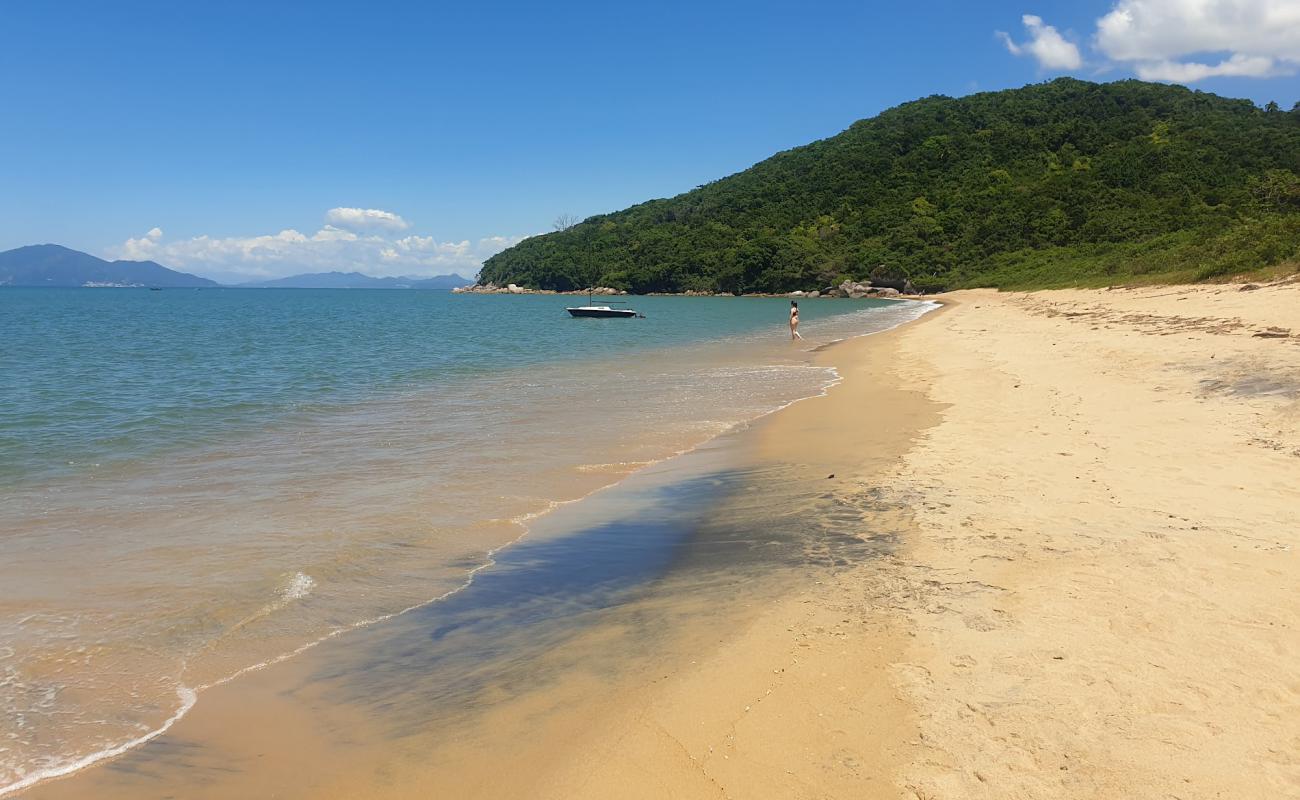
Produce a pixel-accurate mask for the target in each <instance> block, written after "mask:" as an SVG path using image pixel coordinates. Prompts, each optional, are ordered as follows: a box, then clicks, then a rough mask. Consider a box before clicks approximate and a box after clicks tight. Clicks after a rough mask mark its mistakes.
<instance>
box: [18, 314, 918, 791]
mask: <svg viewBox="0 0 1300 800" xmlns="http://www.w3.org/2000/svg"><path fill="white" fill-rule="evenodd" d="M929 310H930V309H924V310H921V311H920V312H919V313H918V314H917V316H916V317H913V318H911V319H908V320H905V321H904V322H902V323H895V324H896V326H898V325H906V324H908V323H909V322H913V321H915V320H916V319H917V318H919V317H920V316H923V315H925V314H926V313H927V312H928V311H929ZM890 330H893V328H891V329H887V330H886V331H884V332H883V333H888V332H889V331H890ZM881 333H882V332H881V331H868V332H866V333H861V334H856V335H854V336H851V337H849V339H848V340H843V339H841V340H834V341H832V342H829V343H827V344H825V345H822V347H821V348H818V350H820V349H824V348H826V347H830V346H831V345H838V344H842V343H843V342H845V341H852V340H855V339H863V338H867V337H872V336H875V335H879V334H881ZM810 366H815V367H818V368H822V367H823V365H820V364H813V365H810ZM830 372H831V374H832V375H833V376H834V377H832V378H831V379H830V381H829V382H828V383H827V384H826V385H825V386H823V387H822V388H821V389H820V390H819V391H818V393H817V394H814V395H808V396H805V397H800V398H795V399H794V400H791V401H788V402H786V403H783V404H781V405H779V406H777V407H774V408H772V409H770V410H768V411H765V412H763V413H762V414H760V415H759V416H757V417H755V418H752V419H750V420H747V421H744V422H742V423H739V424H738V425H736V426H734V427H732V428H731V429H728V430H726V431H723V432H721V433H718V434H714V435H711V436H709V437H707V438H706V439H704V440H702V441H700V442H697V443H695V444H694V445H692V446H690V447H687V448H685V449H683V450H679V451H676V452H674V453H671V454H669V455H667V456H664V457H663V458H660V459H656V460H654V461H651V462H644V463H639V464H638V466H637V468H636V469H634V470H632V471H631V472H630V473H624V474H619V475H618V476H617V478H616V479H615V480H613V481H611V482H610V483H607V484H603V485H600V486H598V487H596V488H594V489H592V490H591V491H589V492H587V493H585V494H583V495H582V496H580V497H575V498H571V499H566V500H562V501H553V502H550V503H549V504H548V506H547V507H546V508H545V509H543V510H541V511H538V512H533V513H529V514H526V515H525V516H524V518H520V519H514V520H511V523H512V524H514V525H517V526H518V527H519V528H520V529H521V532H520V533H519V534H518V536H516V537H514V538H512V539H510V540H509V541H507V542H505V543H504V544H502V545H500V546H497V547H494V548H492V549H491V550H489V551H488V552H487V553H486V555H485V557H484V559H483V560H482V562H481V563H479V564H477V565H476V566H474V567H473V568H471V569H470V570H469V572H468V575H467V578H466V580H465V582H464V583H462V584H460V585H459V586H457V587H455V588H453V589H451V590H449V591H447V592H445V593H443V594H441V595H439V596H437V597H434V598H431V599H429V600H425V601H422V602H419V603H416V604H414V605H411V606H409V607H407V608H404V609H401V610H399V611H394V612H390V613H386V614H383V615H381V616H378V617H376V618H373V619H367V620H363V621H361V622H358V623H353V624H350V625H347V626H345V627H341V628H337V629H334V630H332V631H330V632H328V633H327V634H325V635H324V636H322V637H320V638H318V639H314V640H312V641H310V642H307V643H305V644H303V645H301V646H299V647H296V648H295V649H293V650H292V651H290V652H287V653H284V654H281V655H278V656H276V657H273V658H271V659H269V660H266V661H263V662H259V663H256V664H253V665H250V666H246V667H243V668H241V669H239V670H238V671H236V672H235V673H233V674H231V675H227V676H225V677H222V678H220V679H217V680H215V681H210V682H208V683H204V684H202V685H200V686H197V687H193V688H191V687H179V688H178V690H177V691H178V697H179V698H180V700H181V705H180V708H179V709H178V710H177V711H176V712H175V713H173V714H172V715H171V716H170V717H168V718H167V720H166V721H165V722H164V723H163V724H162V725H161V726H160V727H159V728H158V729H156V730H153V731H149V732H147V733H145V734H144V735H142V736H140V737H139V738H137V739H134V740H132V741H130V742H126V743H123V744H120V745H115V746H112V747H108V748H106V749H105V750H104V751H102V752H99V753H94V754H91V755H89V756H86V757H83V758H81V759H78V760H77V761H76V762H75V763H71V764H68V765H66V766H60V767H55V768H50V769H47V770H42V771H41V773H40V774H36V775H28V776H26V777H24V778H23V779H22V780H20V781H19V782H18V783H16V784H14V785H12V786H9V787H5V788H4V790H3V792H0V796H6V797H7V796H24V797H26V796H31V795H32V794H36V793H41V794H42V795H43V791H44V790H47V789H48V790H50V791H52V792H53V793H54V794H56V795H58V794H59V792H60V790H59V789H58V787H60V786H62V785H63V782H64V781H75V780H76V779H77V778H78V777H79V776H81V775H83V774H86V773H88V772H91V771H93V770H94V769H95V768H97V767H102V766H103V765H104V764H107V763H111V762H113V761H115V760H117V759H118V758H120V757H123V756H129V755H131V753H132V752H133V751H135V750H136V749H138V748H140V747H142V746H145V745H148V744H150V743H151V742H154V741H155V740H157V739H159V738H164V737H167V736H168V734H169V731H171V729H172V728H173V727H174V726H175V725H177V724H178V723H180V722H182V721H184V720H185V719H186V718H187V716H188V714H189V713H190V712H192V711H194V710H195V708H196V705H197V695H198V694H199V693H201V692H202V693H206V692H207V691H208V690H213V689H219V688H222V687H226V686H228V685H230V684H232V683H234V682H236V681H239V680H240V679H242V678H244V677H247V676H250V675H253V674H255V673H260V672H263V671H266V670H270V669H273V668H275V667H278V666H281V665H286V664H287V663H288V662H291V661H293V660H295V659H297V658H298V657H299V656H302V655H304V654H306V653H308V652H309V651H312V650H314V649H315V648H317V647H319V646H321V645H323V644H326V643H329V642H332V641H334V640H336V639H338V638H340V637H343V636H344V634H354V633H357V632H360V631H364V630H365V629H367V628H370V627H372V626H375V625H379V624H382V623H385V622H388V621H390V620H394V619H397V618H400V617H403V616H405V615H408V614H411V613H412V612H419V611H420V610H422V609H426V608H428V607H430V606H434V605H437V604H439V603H442V602H444V601H447V600H448V599H449V598H451V597H453V596H455V595H457V594H459V593H460V592H462V591H464V590H466V589H468V588H470V587H471V586H472V584H473V583H474V580H475V578H476V577H477V576H478V574H479V573H480V572H483V571H484V570H490V569H491V568H493V567H495V566H496V565H497V561H496V559H497V557H498V555H499V554H500V553H502V552H503V551H506V550H508V549H510V548H512V547H515V546H518V545H519V544H520V543H521V542H524V541H525V540H527V539H528V538H529V536H530V533H531V529H530V527H529V523H532V522H534V521H536V520H539V519H542V518H544V517H546V516H547V515H549V514H551V513H552V512H554V511H556V510H557V509H560V508H564V507H567V506H572V505H576V504H579V503H581V502H583V501H587V500H590V499H592V498H593V497H596V496H598V495H601V494H602V493H606V492H609V491H611V490H614V489H616V488H617V487H619V486H620V485H622V484H624V483H625V482H626V481H628V479H629V478H632V477H634V476H636V475H638V474H640V473H642V472H644V471H646V470H647V469H648V468H653V467H655V466H656V465H660V464H664V463H665V462H671V461H674V460H676V459H679V458H681V457H682V456H686V455H690V454H692V453H694V452H696V451H698V450H700V449H701V448H706V447H708V446H710V445H711V443H713V442H715V441H716V440H717V439H718V438H719V437H729V436H734V435H737V434H738V433H741V434H742V435H743V431H744V430H746V429H748V428H749V427H751V426H754V425H756V424H760V423H761V422H762V421H763V420H764V419H766V418H768V417H770V416H772V415H775V414H779V413H781V412H782V411H784V410H786V409H788V408H790V407H792V406H795V405H797V404H799V403H801V402H803V401H805V400H810V399H815V398H818V397H823V396H825V394H826V393H827V391H829V390H830V389H831V388H833V387H834V386H835V385H836V384H837V383H838V382H839V380H840V378H839V377H838V375H837V374H836V373H835V371H834V369H833V368H830Z"/></svg>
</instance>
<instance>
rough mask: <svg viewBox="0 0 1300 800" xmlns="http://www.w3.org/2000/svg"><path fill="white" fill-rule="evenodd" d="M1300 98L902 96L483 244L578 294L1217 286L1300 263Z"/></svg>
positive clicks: (1126, 91) (500, 262)
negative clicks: (682, 182)
mask: <svg viewBox="0 0 1300 800" xmlns="http://www.w3.org/2000/svg"><path fill="white" fill-rule="evenodd" d="M1298 173H1300V106H1298V107H1297V108H1296V109H1294V110H1292V111H1290V112H1282V111H1280V109H1278V108H1277V106H1276V105H1275V104H1270V106H1269V108H1268V109H1267V110H1266V109H1261V108H1259V107H1256V106H1255V105H1254V104H1253V103H1251V102H1250V101H1248V100H1235V99H1231V98H1224V97H1219V96H1217V95H1213V94H1208V93H1204V92H1194V91H1192V90H1189V89H1187V88H1185V87H1181V86H1169V85H1165V84H1155V83H1147V82H1142V81H1136V80H1128V81H1117V82H1114V83H1105V84H1098V83H1091V82H1088V81H1081V80H1076V79H1073V78H1060V79H1056V80H1053V81H1050V82H1046V83H1039V84H1031V85H1029V86H1025V87H1022V88H1019V89H1007V90H1003V91H999V92H984V93H979V94H973V95H968V96H966V97H962V98H951V97H944V96H931V97H926V98H921V99H919V100H915V101H912V102H909V103H904V104H902V105H900V106H897V107H895V108H892V109H888V110H886V111H884V112H881V113H880V114H878V115H877V116H875V117H872V118H870V119H863V120H859V121H857V122H855V123H853V124H852V125H850V126H849V127H848V128H847V129H846V130H844V131H843V132H841V133H839V134H837V135H835V136H831V137H828V138H826V139H821V140H818V141H815V142H812V143H810V144H807V145H804V146H802V147H796V148H793V149H791V150H786V151H784V152H781V153H777V154H776V155H774V156H772V157H771V158H768V159H766V160H764V161H761V162H759V163H758V164H755V165H754V166H752V167H750V168H749V169H746V170H743V171H741V172H738V173H736V174H733V175H730V176H727V177H724V178H721V179H718V180H715V181H712V182H710V183H706V184H704V185H702V186H699V187H697V188H696V189H693V190H691V191H688V192H684V193H682V194H679V195H677V196H675V197H671V198H666V199H656V200H649V201H646V202H644V203H640V204H637V205H634V206H631V207H629V208H626V209H623V210H621V211H616V212H613V213H609V214H599V215H596V216H593V217H590V218H588V219H586V220H584V221H583V222H581V223H579V224H577V225H574V226H572V227H570V228H568V229H566V230H562V231H558V232H554V233H548V234H545V235H542V236H536V237H533V238H530V239H526V240H524V241H523V242H520V243H519V244H517V245H515V246H514V247H511V248H509V249H507V250H504V251H502V252H501V253H498V254H497V255H495V256H493V257H491V258H489V259H488V260H487V262H486V263H485V264H484V266H483V269H482V271H481V272H480V276H479V280H480V281H482V282H484V283H487V282H493V283H495V284H497V285H505V284H507V283H517V284H519V285H521V286H527V287H533V288H541V289H556V290H572V289H579V288H582V287H585V286H610V287H614V288H618V289H626V290H629V291H633V292H648V291H688V290H696V291H726V292H732V293H743V292H754V291H757V292H783V291H790V290H796V289H802V290H811V289H821V288H823V287H827V286H831V285H838V284H839V283H841V282H842V280H844V279H846V278H851V279H854V280H866V279H871V278H880V279H885V280H899V279H910V280H912V282H913V283H914V284H916V285H917V286H919V287H921V288H924V289H927V290H939V289H944V288H960V287H967V286H996V287H1004V288H1039V287H1046V286H1067V285H1108V284H1111V283H1123V282H1144V281H1153V280H1160V281H1168V280H1205V279H1211V278H1215V277H1218V276H1223V275H1229V274H1236V273H1240V272H1243V271H1250V270H1252V269H1259V268H1262V267H1266V266H1269V265H1274V264H1278V263H1283V262H1289V261H1291V260H1295V259H1300V175H1298Z"/></svg>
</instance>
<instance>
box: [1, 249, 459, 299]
mask: <svg viewBox="0 0 1300 800" xmlns="http://www.w3.org/2000/svg"><path fill="white" fill-rule="evenodd" d="M471 283H473V280H471V279H469V278H463V277H461V276H459V275H436V276H434V277H431V278H414V277H407V278H374V277H371V276H369V275H363V274H361V273H360V272H315V273H305V274H302V275H293V276H290V277H288V278H277V279H275V280H268V281H255V282H251V283H241V284H238V288H249V289H271V288H279V289H424V290H436V291H444V292H447V291H451V290H452V289H454V288H456V287H459V286H465V285H466V284H471ZM2 286H49V287H62V288H71V287H90V288H131V287H136V288H143V287H148V288H151V289H163V288H197V287H204V286H212V287H216V286H221V284H219V283H217V282H216V281H213V280H209V279H207V278H200V277H199V276H197V275H191V274H189V273H188V272H178V271H176V270H173V269H168V268H167V267H164V266H163V265H161V264H158V263H155V262H153V261H105V260H104V259H102V258H96V257H95V256H92V255H90V254H89V253H82V252H80V251H77V250H73V249H71V248H68V247H63V246H62V245H57V244H36V245H30V246H27V247H19V248H16V249H13V250H6V251H4V252H0V287H2Z"/></svg>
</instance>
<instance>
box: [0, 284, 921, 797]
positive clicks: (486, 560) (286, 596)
mask: <svg viewBox="0 0 1300 800" xmlns="http://www.w3.org/2000/svg"><path fill="white" fill-rule="evenodd" d="M940 307H941V305H940V304H939V303H935V302H931V301H902V302H900V303H899V304H898V306H897V308H898V311H896V312H894V314H892V315H891V317H895V318H897V321H893V320H891V322H892V324H889V325H886V326H884V327H882V328H879V329H875V330H870V331H867V332H865V333H859V334H854V335H850V336H848V337H845V338H849V339H852V338H857V337H858V336H867V335H871V334H874V333H880V332H883V331H885V330H889V329H891V328H894V327H897V326H899V325H902V324H905V323H907V322H910V321H912V320H915V319H917V318H919V317H921V316H923V315H924V314H926V313H928V312H930V311H933V310H935V309H938V308H940ZM891 310H892V309H891ZM900 312H901V313H900ZM875 313H877V314H879V313H880V312H879V311H877V312H875ZM843 340H844V339H838V340H836V341H837V342H838V341H843ZM819 349H820V348H819ZM792 367H793V368H794V369H796V370H799V369H805V370H806V369H812V370H819V371H822V372H823V373H824V375H825V376H826V379H825V380H824V381H823V382H822V384H821V386H820V387H819V388H818V390H817V391H816V393H815V394H810V395H807V396H805V397H799V398H795V399H793V400H790V401H788V402H786V403H782V404H779V405H776V406H774V407H772V408H769V409H767V410H765V411H764V412H762V413H759V414H757V415H756V416H755V417H753V418H752V419H749V420H747V421H745V422H742V423H740V424H739V425H734V424H725V425H721V426H720V427H719V429H718V430H715V431H713V433H715V434H716V433H720V432H722V431H723V430H726V429H733V428H739V427H744V426H748V425H750V424H753V423H754V422H756V421H757V420H758V419H760V418H763V417H766V416H769V415H771V414H772V413H775V412H777V411H780V410H781V409H784V408H787V407H789V406H791V405H794V404H795V403H798V402H800V401H802V400H807V399H810V398H811V397H819V396H824V395H826V393H827V392H828V391H829V390H830V389H831V388H832V387H834V386H835V385H836V384H838V383H840V382H841V380H842V377H841V375H840V373H839V371H838V370H837V369H835V368H834V367H806V366H804V367H800V366H797V365H760V366H758V367H749V368H744V369H740V370H738V371H737V372H738V373H744V372H749V373H756V372H762V371H772V372H776V371H789V370H791V368H792ZM701 444H702V443H697V444H694V445H691V446H688V447H685V448H682V449H680V450H678V451H676V452H674V453H671V454H668V455H666V456H665V457H663V458H660V459H653V460H649V461H637V462H619V463H615V464H590V465H582V466H579V467H578V469H579V470H583V471H601V470H607V469H611V468H620V469H628V471H632V472H635V471H637V470H639V469H642V468H645V467H648V466H650V465H652V464H656V463H659V462H661V461H666V460H669V459H672V458H675V457H678V456H681V455H683V454H685V453H688V452H690V451H692V450H695V449H696V448H698V447H699V446H700V445H701ZM629 468H630V469H629ZM619 482H620V481H615V482H613V483H610V484H607V485H605V486H602V487H600V488H598V489H595V490H592V491H591V492H588V493H587V494H586V495H584V496H582V497H579V498H574V499H572V500H565V501H554V500H552V501H547V502H546V503H545V505H544V507H543V508H540V509H538V510H536V511H532V512H528V513H525V514H521V515H519V516H516V517H512V518H510V519H508V520H504V521H508V522H510V523H512V524H514V525H516V526H517V527H518V529H519V534H518V535H517V536H516V537H514V538H513V539H511V540H509V541H507V542H505V543H503V544H501V545H498V546H496V547H493V548H491V549H489V550H487V551H486V552H485V553H484V556H483V560H482V561H481V562H480V563H479V564H477V565H475V566H474V567H473V568H471V569H469V570H468V571H467V572H466V574H465V578H464V581H463V582H462V583H461V584H459V585H457V586H455V587H453V588H451V589H448V590H447V591H445V592H443V593H442V594H439V595H437V596H436V597H432V598H429V599H426V600H422V601H420V602H418V603H415V604H413V605H410V606H408V607H406V608H403V609H400V610H397V611H392V612H388V613H383V614H379V615H377V616H373V617H370V618H368V619H363V620H359V621H357V622H354V623H351V624H346V625H340V626H338V627H335V628H333V629H332V630H329V631H328V632H326V633H324V634H323V635H321V636H319V637H318V638H316V639H314V640H312V641H309V642H306V643H304V644H302V645H300V646H298V647H296V648H293V649H292V650H290V651H288V652H285V653H282V654H280V655H278V656H275V657H273V658H269V659H267V660H265V661H261V662H258V663H256V664H251V665H249V666H246V667H243V668H241V669H238V670H235V671H234V672H232V673H230V674H228V675H226V676H225V677H222V678H219V679H217V680H214V681H211V682H208V683H204V684H202V685H198V686H195V687H193V688H190V687H188V686H178V687H177V688H176V694H177V698H178V700H179V706H178V708H177V709H176V711H175V712H174V713H173V714H172V715H171V716H170V717H169V718H168V719H167V720H166V721H164V722H163V723H162V724H161V725H159V726H158V727H157V728H154V729H152V730H149V731H147V732H146V733H144V734H142V735H141V736H139V737H136V738H134V739H131V740H129V741H126V742H123V743H121V744H118V745H115V746H113V747H109V748H105V749H103V750H99V751H97V752H94V753H91V754H89V755H85V756H82V757H79V758H69V759H68V760H66V761H60V762H55V763H53V764H49V765H48V766H44V767H42V768H40V769H37V770H34V771H31V772H19V773H18V779H17V781H16V782H13V783H10V784H8V785H0V797H4V796H7V795H9V794H11V793H13V792H17V791H21V790H23V789H26V788H29V787H31V786H33V785H35V784H37V783H40V782H42V781H45V780H48V779H50V778H57V777H61V776H64V775H69V774H71V773H74V772H77V771H79V770H81V769H84V768H86V767H88V766H91V765H92V764H95V763H97V762H100V761H103V760H105V759H112V758H115V757H117V756H120V755H122V754H124V753H126V752H128V751H130V750H132V749H134V748H136V747H139V746H140V745H142V744H145V743H147V742H149V741H151V740H153V739H155V738H157V737H159V736H161V735H163V734H164V733H166V732H167V731H168V730H169V729H170V728H171V727H172V726H173V725H175V724H176V723H177V722H178V721H179V720H180V719H181V718H182V717H184V716H185V714H186V713H188V712H189V711H190V709H191V708H192V707H193V706H194V705H195V703H196V702H197V700H198V694H199V693H200V692H202V691H204V690H207V689H210V688H213V687H216V686H220V685H223V684H226V683H229V682H231V681H233V680H236V679H237V678H240V677H242V676H244V675H247V674H249V673H253V672H257V671H260V670H263V669H266V668H268V667H271V666H274V665H276V664H280V663H282V662H284V661H288V660H289V659H291V658H294V657H296V656H298V655H300V654H302V653H304V652H306V651H308V650H310V649H312V648H314V647H316V646H318V645H320V644H322V643H324V642H327V641H329V640H331V639H333V638H335V637H336V636H339V635H340V634H343V633H347V632H349V631H353V630H357V629H359V628H364V627H367V626H370V625H374V624H376V623H380V622H384V621H386V620H389V619H392V618H394V617H398V616H401V615H403V614H406V613H409V612H411V611H414V610H416V609H418V608H422V607H425V606H429V605H432V604H434V603H437V602H440V601H442V600H445V599H447V598H448V597H451V596H453V595H455V594H457V593H459V592H461V591H463V590H464V589H466V588H468V587H469V586H470V585H471V584H473V582H474V579H475V577H476V576H477V575H478V573H480V572H482V571H484V570H486V569H489V568H491V567H492V566H494V565H495V564H496V556H497V555H498V554H499V553H500V552H501V551H502V550H505V549H506V548H508V547H511V546H513V545H515V544H517V543H518V542H519V541H520V540H522V539H524V538H525V537H526V536H527V535H528V533H529V526H528V523H529V522H531V521H532V520H534V519H537V518H539V517H542V516H544V515H545V514H547V513H549V512H551V511H553V510H554V509H556V508H558V507H560V506H565V505H569V504H572V503H578V502H581V501H582V500H584V499H586V498H587V497H590V496H591V495H593V494H596V493H597V492H601V491H605V490H608V489H610V488H611V487H613V486H615V485H617V484H618V483H619ZM315 586H316V580H315V579H314V578H312V577H311V576H310V575H308V574H306V573H304V572H296V573H294V574H293V576H292V577H290V578H289V580H288V581H287V583H286V584H285V585H284V587H283V588H282V589H281V590H280V591H279V592H278V597H277V599H276V600H274V601H273V602H271V603H268V604H267V605H266V606H263V607H262V608H261V609H260V610H258V611H257V612H255V613H254V614H252V615H250V616H249V617H247V618H245V619H244V620H242V621H240V622H239V623H236V624H235V625H234V626H232V628H231V630H229V631H227V632H226V633H225V634H223V635H222V636H221V637H218V639H217V640H214V641H212V642H209V643H208V644H207V645H206V646H205V647H203V648H201V650H200V652H201V651H202V650H206V649H209V648H210V647H212V646H213V645H215V644H216V642H217V641H220V640H221V639H223V638H225V637H226V636H229V635H230V634H231V633H233V632H234V631H237V630H239V629H241V628H243V627H245V626H246V625H248V624H250V623H252V622H254V621H256V620H258V619H260V618H262V617H265V616H266V615H268V614H270V613H273V612H275V611H278V610H280V609H282V608H284V607H285V606H286V605H287V604H289V603H290V602H294V601H297V600H301V599H303V598H305V597H307V596H308V595H309V594H310V593H311V591H312V590H313V589H314V588H315ZM32 616H35V615H32ZM27 619H30V617H28V618H25V619H24V620H23V622H25V621H27ZM197 655H198V653H194V654H191V658H193V657H196V656H197ZM186 660H187V661H188V660H189V659H186ZM183 673H184V667H183V666H182V674H183ZM47 763H48V762H47Z"/></svg>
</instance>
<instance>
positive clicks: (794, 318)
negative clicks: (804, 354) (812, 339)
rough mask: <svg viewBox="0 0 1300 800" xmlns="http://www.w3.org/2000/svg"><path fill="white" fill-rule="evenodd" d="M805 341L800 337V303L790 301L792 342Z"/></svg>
mask: <svg viewBox="0 0 1300 800" xmlns="http://www.w3.org/2000/svg"><path fill="white" fill-rule="evenodd" d="M795 339H803V337H802V336H800V335H799V303H798V302H797V301H795V300H791V301H790V341H792V342H793V341H794V340H795Z"/></svg>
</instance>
